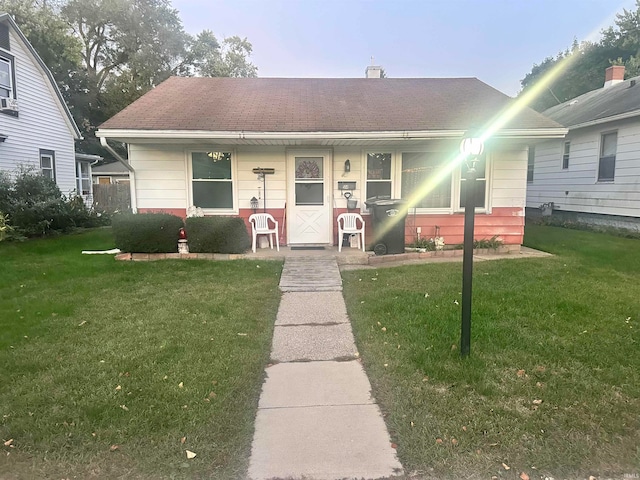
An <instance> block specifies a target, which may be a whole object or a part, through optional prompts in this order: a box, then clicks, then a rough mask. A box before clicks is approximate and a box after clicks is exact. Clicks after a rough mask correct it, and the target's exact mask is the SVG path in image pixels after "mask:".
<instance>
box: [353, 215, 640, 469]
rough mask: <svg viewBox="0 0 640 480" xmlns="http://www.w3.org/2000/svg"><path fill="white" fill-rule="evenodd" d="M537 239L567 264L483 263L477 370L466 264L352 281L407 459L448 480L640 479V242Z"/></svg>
mask: <svg viewBox="0 0 640 480" xmlns="http://www.w3.org/2000/svg"><path fill="white" fill-rule="evenodd" d="M525 242H526V244H527V245H529V246H531V247H534V248H538V249H541V250H546V251H549V252H552V253H554V254H556V256H554V257H550V258H536V259H517V260H501V261H491V262H482V263H476V264H475V266H474V291H473V294H474V295H473V298H474V303H473V327H472V346H471V349H472V351H471V357H470V358H468V359H466V360H462V359H460V356H459V341H460V340H459V337H460V305H459V303H460V300H461V294H460V292H461V283H462V282H461V272H462V265H461V264H459V263H450V264H425V265H419V266H404V267H398V268H388V269H380V270H377V271H373V270H359V271H350V272H345V273H344V274H343V277H344V290H345V291H344V294H345V298H346V301H347V308H348V312H349V316H350V318H351V321H352V324H353V328H354V333H355V335H356V341H357V344H358V348H359V351H360V354H361V357H362V359H363V363H364V365H365V368H366V369H367V372H368V373H369V376H370V379H371V381H372V387H373V392H374V395H375V397H376V399H377V400H378V401H379V403H380V404H381V407H382V409H383V411H384V412H385V414H386V421H387V425H388V427H389V430H390V432H391V435H392V438H393V441H394V442H395V443H397V445H398V455H399V457H400V459H401V461H402V463H403V465H404V466H405V468H406V470H407V471H408V472H410V473H411V472H414V473H418V474H423V475H424V476H428V477H430V476H435V477H437V478H476V477H477V478H491V476H493V475H495V476H497V477H498V478H513V479H515V478H518V477H519V476H520V474H521V473H522V472H524V473H526V474H527V475H529V476H530V478H532V479H533V478H540V477H541V476H542V477H544V476H545V475H549V476H554V477H556V478H587V477H589V475H595V476H598V477H600V476H602V477H607V476H612V477H616V478H622V477H623V476H624V475H625V474H630V476H629V477H627V478H637V477H634V475H637V474H638V473H639V472H640V348H639V342H640V241H638V240H630V239H624V238H618V237H612V236H608V235H605V234H596V233H589V232H583V231H574V230H566V229H560V228H553V227H527V231H526V236H525ZM503 464H504V466H503ZM505 466H506V467H509V469H507V468H505Z"/></svg>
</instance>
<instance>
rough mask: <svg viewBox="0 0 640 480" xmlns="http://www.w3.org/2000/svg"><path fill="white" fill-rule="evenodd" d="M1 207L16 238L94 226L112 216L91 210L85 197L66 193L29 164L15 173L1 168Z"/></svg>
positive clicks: (0, 209)
mask: <svg viewBox="0 0 640 480" xmlns="http://www.w3.org/2000/svg"><path fill="white" fill-rule="evenodd" d="M0 211H1V212H4V213H5V215H7V217H8V220H9V222H10V223H11V225H12V227H13V236H15V237H16V238H20V237H21V236H24V237H37V236H43V235H48V234H51V233H56V232H58V233H59V232H68V231H70V230H71V229H73V228H76V227H94V226H98V225H103V224H104V223H105V221H107V220H108V219H107V218H106V217H104V218H102V217H101V216H100V215H99V214H98V213H96V212H94V211H89V210H88V209H87V207H86V206H85V204H84V200H83V199H82V197H77V196H76V197H71V198H67V197H65V196H64V195H62V193H61V192H60V189H59V188H58V186H57V185H56V183H55V182H54V181H53V180H51V179H49V178H47V177H44V176H43V175H40V174H39V173H38V172H37V171H35V170H33V169H29V168H21V169H19V170H18V171H17V172H16V173H15V175H13V176H10V175H9V174H8V173H6V172H0Z"/></svg>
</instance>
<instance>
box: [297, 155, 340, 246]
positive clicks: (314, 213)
mask: <svg viewBox="0 0 640 480" xmlns="http://www.w3.org/2000/svg"><path fill="white" fill-rule="evenodd" d="M287 169H288V182H287V184H288V188H287V191H288V194H287V217H288V222H287V231H288V232H289V244H294V245H295V244H330V243H331V240H332V238H333V235H332V234H333V232H332V218H331V152H330V151H328V150H321V151H315V150H309V151H290V152H289V153H288V155H287Z"/></svg>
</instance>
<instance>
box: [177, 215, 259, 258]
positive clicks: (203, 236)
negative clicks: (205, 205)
mask: <svg viewBox="0 0 640 480" xmlns="http://www.w3.org/2000/svg"><path fill="white" fill-rule="evenodd" d="M186 231H187V238H188V240H189V251H190V252H193V253H244V252H246V251H247V250H248V249H249V247H250V246H251V240H250V239H249V233H248V232H247V227H246V225H245V223H244V220H243V219H241V218H239V217H222V216H220V217H190V218H187V220H186Z"/></svg>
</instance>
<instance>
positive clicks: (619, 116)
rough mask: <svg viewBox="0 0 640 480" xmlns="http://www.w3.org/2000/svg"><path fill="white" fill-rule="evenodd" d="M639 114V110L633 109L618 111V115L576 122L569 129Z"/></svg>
mask: <svg viewBox="0 0 640 480" xmlns="http://www.w3.org/2000/svg"><path fill="white" fill-rule="evenodd" d="M638 116H640V110H633V111H631V112H625V113H620V114H618V115H612V116H611V117H605V118H598V119H597V120H590V121H588V122H584V123H578V124H576V125H569V127H567V128H568V129H569V130H575V129H577V128H585V127H592V126H594V125H600V124H602V123H608V122H615V121H617V120H625V119H627V118H633V117H638Z"/></svg>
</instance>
